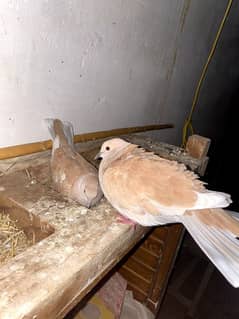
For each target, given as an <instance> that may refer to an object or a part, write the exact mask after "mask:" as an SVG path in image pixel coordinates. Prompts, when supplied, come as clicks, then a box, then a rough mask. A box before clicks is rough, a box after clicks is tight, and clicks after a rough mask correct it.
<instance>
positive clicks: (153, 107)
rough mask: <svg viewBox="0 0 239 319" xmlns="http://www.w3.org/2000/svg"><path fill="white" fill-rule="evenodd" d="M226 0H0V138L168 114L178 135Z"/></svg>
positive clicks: (19, 139) (22, 139) (173, 137)
mask: <svg viewBox="0 0 239 319" xmlns="http://www.w3.org/2000/svg"><path fill="white" fill-rule="evenodd" d="M226 2H227V1H217V0H211V1H207V0H202V1H198V0H177V1H176V0H147V1H146V0H133V1H127V0H114V1H112V0H101V1H96V0H51V1H47V0H38V1H30V0H2V1H1V2H0V70H1V71H0V110H1V116H0V147H1V146H8V145H15V144H22V143H29V142H34V141H39V140H44V139H48V138H49V135H48V132H46V130H45V128H44V125H43V121H42V120H43V118H46V117H59V118H61V119H64V120H69V121H71V122H72V123H73V125H74V128H75V132H76V133H82V132H89V131H96V130H104V129H112V128H117V127H125V126H134V125H143V124H153V123H158V122H174V123H175V124H176V128H175V129H174V130H167V132H166V131H165V132H162V133H160V134H159V136H160V138H162V139H163V140H167V141H170V142H172V143H179V142H180V139H181V128H182V124H183V120H184V118H185V115H186V114H187V112H188V110H189V108H190V103H191V99H192V95H193V89H194V87H195V85H196V82H197V79H198V77H199V73H200V70H201V67H202V63H203V62H204V61H205V59H206V56H207V54H208V50H209V47H210V43H211V41H212V39H213V36H214V34H215V31H216V29H217V26H218V23H219V20H220V18H221V16H222V14H223V11H224V8H225V6H226Z"/></svg>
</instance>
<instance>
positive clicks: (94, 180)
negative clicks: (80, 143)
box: [51, 147, 103, 207]
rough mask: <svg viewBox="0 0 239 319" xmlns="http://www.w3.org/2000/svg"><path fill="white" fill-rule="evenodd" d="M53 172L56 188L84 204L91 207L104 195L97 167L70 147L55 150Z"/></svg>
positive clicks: (52, 160) (52, 161) (52, 164)
mask: <svg viewBox="0 0 239 319" xmlns="http://www.w3.org/2000/svg"><path fill="white" fill-rule="evenodd" d="M51 174H52V181H53V185H54V188H55V189H56V190H57V191H58V192H60V193H61V194H63V195H65V196H67V197H69V198H71V199H73V200H76V201H78V202H79V203H80V204H82V205H83V206H86V207H91V206H92V205H94V204H96V203H97V202H98V201H99V200H100V198H101V197H102V196H103V193H102V191H101V188H100V185H99V181H98V172H97V170H96V168H95V167H93V166H92V165H91V164H90V163H88V162H87V161H86V160H85V159H84V158H83V157H82V156H81V155H80V154H78V153H77V152H75V151H72V149H71V148H70V147H69V148H68V147H59V148H57V149H55V150H54V154H53V155H52V159H51Z"/></svg>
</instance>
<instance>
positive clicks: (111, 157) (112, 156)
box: [100, 144, 137, 173]
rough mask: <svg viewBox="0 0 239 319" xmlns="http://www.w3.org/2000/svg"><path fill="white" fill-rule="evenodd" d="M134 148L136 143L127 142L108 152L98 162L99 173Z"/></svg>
mask: <svg viewBox="0 0 239 319" xmlns="http://www.w3.org/2000/svg"><path fill="white" fill-rule="evenodd" d="M135 148H137V146H136V145H134V144H129V145H126V146H123V147H120V148H118V149H117V150H114V151H112V152H110V153H109V154H108V155H107V157H105V158H103V159H102V161H101V163H100V171H101V173H104V171H105V170H106V169H107V168H108V167H109V166H110V165H111V164H113V162H115V161H118V160H121V159H124V158H126V157H127V156H128V155H129V154H130V153H131V152H132V151H133V150H134V149H135Z"/></svg>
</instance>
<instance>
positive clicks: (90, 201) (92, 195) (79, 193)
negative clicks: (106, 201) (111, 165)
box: [71, 174, 103, 208]
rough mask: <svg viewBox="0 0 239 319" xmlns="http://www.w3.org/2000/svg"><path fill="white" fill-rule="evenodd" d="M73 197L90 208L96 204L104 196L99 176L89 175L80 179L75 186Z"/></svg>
mask: <svg viewBox="0 0 239 319" xmlns="http://www.w3.org/2000/svg"><path fill="white" fill-rule="evenodd" d="M71 196H72V198H74V199H75V200H76V201H78V202H79V203H80V204H81V205H83V206H85V207H88V208H90V207H91V206H93V205H94V204H96V203H97V202H98V201H99V200H100V199H101V197H102V196H103V193H102V191H101V188H100V185H99V182H98V178H97V176H95V175H93V174H87V175H84V176H81V177H80V178H78V179H77V180H76V181H75V183H74V184H73V187H72V190H71Z"/></svg>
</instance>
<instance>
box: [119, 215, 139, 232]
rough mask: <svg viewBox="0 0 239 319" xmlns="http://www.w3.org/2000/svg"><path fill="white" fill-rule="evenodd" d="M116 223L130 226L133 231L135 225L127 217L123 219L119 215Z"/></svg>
mask: <svg viewBox="0 0 239 319" xmlns="http://www.w3.org/2000/svg"><path fill="white" fill-rule="evenodd" d="M116 220H117V222H119V223H121V224H126V225H130V226H131V227H132V228H133V229H135V227H136V225H137V223H135V222H134V221H133V220H131V219H128V218H127V217H124V216H123V215H119V216H117V218H116Z"/></svg>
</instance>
